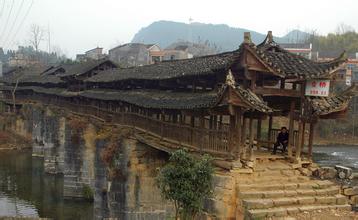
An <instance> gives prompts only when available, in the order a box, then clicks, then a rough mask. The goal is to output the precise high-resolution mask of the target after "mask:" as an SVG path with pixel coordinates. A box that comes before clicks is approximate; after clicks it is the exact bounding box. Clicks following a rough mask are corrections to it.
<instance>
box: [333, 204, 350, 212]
mask: <svg viewBox="0 0 358 220" xmlns="http://www.w3.org/2000/svg"><path fill="white" fill-rule="evenodd" d="M334 207H335V208H336V209H337V210H342V211H352V206H350V205H335V206H334Z"/></svg>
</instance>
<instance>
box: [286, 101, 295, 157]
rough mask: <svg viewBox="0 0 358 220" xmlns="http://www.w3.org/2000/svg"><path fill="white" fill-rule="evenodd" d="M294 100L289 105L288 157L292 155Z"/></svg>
mask: <svg viewBox="0 0 358 220" xmlns="http://www.w3.org/2000/svg"><path fill="white" fill-rule="evenodd" d="M295 105H296V103H295V101H291V105H290V123H289V139H288V150H287V152H288V157H292V145H293V140H294V137H293V136H294V130H295V127H294V125H295V121H294V115H295Z"/></svg>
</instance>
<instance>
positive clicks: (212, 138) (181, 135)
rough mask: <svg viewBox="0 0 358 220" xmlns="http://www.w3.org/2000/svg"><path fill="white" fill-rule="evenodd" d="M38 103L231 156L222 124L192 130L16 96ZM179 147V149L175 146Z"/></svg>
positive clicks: (134, 115) (106, 110) (124, 114)
mask: <svg viewBox="0 0 358 220" xmlns="http://www.w3.org/2000/svg"><path fill="white" fill-rule="evenodd" d="M29 100H31V101H39V102H41V103H44V104H49V105H55V106H58V107H61V108H66V109H69V110H70V111H73V112H75V113H80V114H86V115H90V116H95V117H97V118H100V119H102V120H104V121H110V122H113V123H115V124H120V125H125V126H131V127H133V128H137V129H139V130H142V131H144V132H147V133H149V134H152V135H155V136H157V137H159V138H161V139H168V140H171V141H173V142H176V143H177V144H178V145H181V146H188V147H190V148H193V149H195V150H198V151H200V152H205V153H213V154H220V155H230V147H229V129H228V128H229V126H228V125H226V124H222V126H220V129H208V128H198V127H191V126H189V125H187V124H181V123H172V122H165V121H161V120H158V119H156V118H153V117H149V116H145V115H141V114H138V113H133V112H117V111H116V110H115V109H111V108H105V107H98V106H94V105H84V104H77V103H74V102H71V101H69V100H64V99H61V100H58V99H53V98H50V97H37V96H31V98H27V97H20V96H18V97H17V101H19V102H27V101H29ZM178 147H179V146H178Z"/></svg>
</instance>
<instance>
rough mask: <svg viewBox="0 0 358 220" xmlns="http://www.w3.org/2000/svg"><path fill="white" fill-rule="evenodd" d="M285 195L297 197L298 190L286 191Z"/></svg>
mask: <svg viewBox="0 0 358 220" xmlns="http://www.w3.org/2000/svg"><path fill="white" fill-rule="evenodd" d="M284 193H285V196H286V197H292V196H297V191H296V190H285V191H284Z"/></svg>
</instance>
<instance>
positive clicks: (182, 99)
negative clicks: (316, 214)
mask: <svg viewBox="0 0 358 220" xmlns="http://www.w3.org/2000/svg"><path fill="white" fill-rule="evenodd" d="M13 88H14V87H13V86H0V90H5V91H6V90H8V91H12V90H13ZM227 88H228V86H227V85H224V86H223V87H222V89H221V90H220V91H219V92H216V91H209V92H195V93H192V92H173V91H161V90H85V91H81V92H69V91H67V90H66V89H64V88H44V87H36V86H20V87H18V88H17V91H27V90H29V91H34V92H36V93H43V94H50V95H56V96H65V97H70V96H71V97H75V96H80V97H86V98H91V99H98V100H104V101H121V102H126V103H129V104H133V105H137V106H140V107H144V108H156V109H201V108H213V107H215V106H217V105H218V103H219V101H220V99H221V97H222V96H223V94H224V93H225V91H226V89H227ZM234 91H235V92H236V93H237V94H238V95H239V96H240V97H241V99H242V100H243V102H244V104H246V105H247V106H248V108H249V109H252V110H256V111H260V112H264V113H267V112H271V111H272V109H271V108H270V107H268V106H267V105H266V104H265V103H264V102H263V101H262V100H261V99H260V98H259V97H257V96H256V95H255V94H254V93H252V92H251V91H250V90H244V89H242V88H240V87H237V88H235V89H234Z"/></svg>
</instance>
